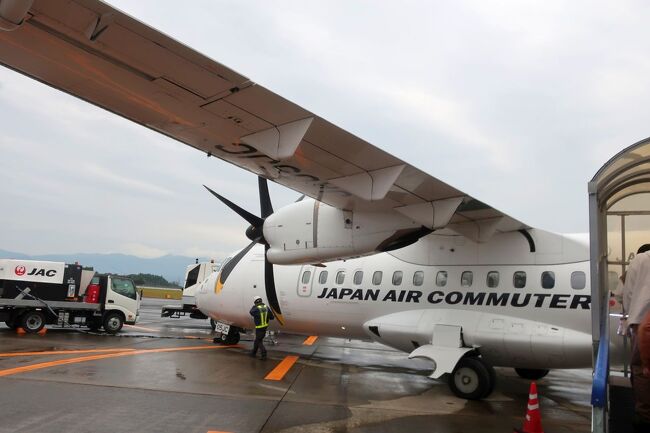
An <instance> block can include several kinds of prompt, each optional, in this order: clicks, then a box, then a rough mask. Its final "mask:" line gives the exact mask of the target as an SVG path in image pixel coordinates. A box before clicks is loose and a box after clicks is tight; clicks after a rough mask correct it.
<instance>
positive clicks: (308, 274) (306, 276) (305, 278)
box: [302, 271, 311, 284]
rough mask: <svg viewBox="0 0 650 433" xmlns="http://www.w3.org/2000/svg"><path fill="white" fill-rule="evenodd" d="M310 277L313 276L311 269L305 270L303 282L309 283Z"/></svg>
mask: <svg viewBox="0 0 650 433" xmlns="http://www.w3.org/2000/svg"><path fill="white" fill-rule="evenodd" d="M310 278H311V271H305V272H304V273H303V274H302V283H303V284H307V283H308V282H309V279H310Z"/></svg>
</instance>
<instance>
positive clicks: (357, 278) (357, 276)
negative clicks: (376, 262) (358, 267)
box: [353, 271, 363, 286]
mask: <svg viewBox="0 0 650 433" xmlns="http://www.w3.org/2000/svg"><path fill="white" fill-rule="evenodd" d="M362 281H363V271H356V272H355V273H354V279H353V282H354V284H356V285H357V286H358V285H360V284H361V282H362Z"/></svg>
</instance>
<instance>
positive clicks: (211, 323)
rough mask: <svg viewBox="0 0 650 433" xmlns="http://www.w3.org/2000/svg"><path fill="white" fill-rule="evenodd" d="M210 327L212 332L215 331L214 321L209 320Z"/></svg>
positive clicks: (215, 324) (215, 323)
mask: <svg viewBox="0 0 650 433" xmlns="http://www.w3.org/2000/svg"><path fill="white" fill-rule="evenodd" d="M210 327H211V328H212V332H214V330H215V329H217V322H215V321H214V319H210Z"/></svg>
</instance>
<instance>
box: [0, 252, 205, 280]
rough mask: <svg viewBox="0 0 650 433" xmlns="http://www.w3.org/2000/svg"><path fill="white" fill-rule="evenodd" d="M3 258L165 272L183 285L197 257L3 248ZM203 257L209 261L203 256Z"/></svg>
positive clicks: (104, 269)
mask: <svg viewBox="0 0 650 433" xmlns="http://www.w3.org/2000/svg"><path fill="white" fill-rule="evenodd" d="M0 258H3V259H26V260H47V261H52V262H66V263H74V262H79V264H81V265H83V266H92V267H93V268H94V269H95V270H96V271H97V272H100V273H113V274H120V275H128V274H153V275H162V276H163V277H165V279H166V280H167V281H170V282H174V281H175V282H178V283H179V284H183V278H184V277H185V268H186V267H187V265H191V264H192V263H194V260H195V257H185V256H173V255H167V256H162V257H158V258H156V259H145V258H142V257H137V256H130V255H127V254H93V253H79V254H41V255H33V256H32V255H28V254H22V253H16V252H13V251H5V250H0ZM199 260H206V259H205V258H199Z"/></svg>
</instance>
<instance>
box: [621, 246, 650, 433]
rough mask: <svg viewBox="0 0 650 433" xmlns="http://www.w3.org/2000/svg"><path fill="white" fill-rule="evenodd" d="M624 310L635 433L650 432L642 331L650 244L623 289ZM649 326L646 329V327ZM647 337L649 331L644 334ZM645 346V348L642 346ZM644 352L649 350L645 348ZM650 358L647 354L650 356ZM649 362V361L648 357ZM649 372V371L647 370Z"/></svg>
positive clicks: (648, 296) (649, 297)
mask: <svg viewBox="0 0 650 433" xmlns="http://www.w3.org/2000/svg"><path fill="white" fill-rule="evenodd" d="M623 308H624V310H625V312H626V313H627V315H628V317H627V325H628V330H629V334H630V336H631V338H632V359H631V360H630V366H631V367H632V390H633V391H634V411H635V419H634V424H635V428H636V430H635V431H639V432H649V431H650V375H649V374H648V373H650V371H648V368H647V366H645V367H646V368H645V369H644V365H643V362H642V350H641V349H642V346H645V344H644V343H646V341H645V340H646V337H645V335H643V337H644V338H643V340H644V341H643V343H641V341H640V338H639V337H640V335H639V331H640V330H643V331H645V329H644V328H645V326H647V325H645V324H644V318H645V316H646V315H647V314H648V313H650V244H645V245H642V246H641V247H640V248H639V250H638V251H637V254H636V257H635V258H634V260H632V262H630V266H629V267H628V269H627V274H626V276H625V285H624V286H623ZM644 325H645V326H644ZM643 334H645V332H643ZM640 346H641V347H640ZM643 349H645V350H647V349H646V348H645V347H643ZM646 356H647V355H646ZM646 359H647V358H646ZM644 370H645V371H644Z"/></svg>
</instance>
